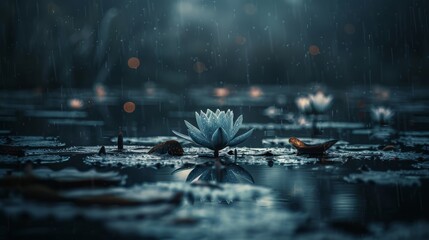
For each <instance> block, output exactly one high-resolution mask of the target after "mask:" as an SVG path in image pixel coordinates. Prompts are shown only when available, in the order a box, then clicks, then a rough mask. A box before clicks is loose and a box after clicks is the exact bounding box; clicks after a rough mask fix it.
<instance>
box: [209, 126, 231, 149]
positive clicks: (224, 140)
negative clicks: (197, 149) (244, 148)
mask: <svg viewBox="0 0 429 240" xmlns="http://www.w3.org/2000/svg"><path fill="white" fill-rule="evenodd" d="M211 140H212V144H213V148H214V149H215V150H221V149H224V148H225V147H226V146H227V144H228V134H227V133H226V132H225V130H223V128H221V127H220V128H218V129H217V130H216V131H215V132H214V133H213V136H212V139H211Z"/></svg>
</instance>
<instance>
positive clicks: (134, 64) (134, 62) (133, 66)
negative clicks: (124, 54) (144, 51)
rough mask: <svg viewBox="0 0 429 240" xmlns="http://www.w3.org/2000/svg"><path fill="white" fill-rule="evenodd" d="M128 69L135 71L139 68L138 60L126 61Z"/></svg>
mask: <svg viewBox="0 0 429 240" xmlns="http://www.w3.org/2000/svg"><path fill="white" fill-rule="evenodd" d="M128 67H129V68H131V69H137V68H139V67H140V60H139V59H138V58H136V57H131V58H129V59H128Z"/></svg>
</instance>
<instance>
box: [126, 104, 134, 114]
mask: <svg viewBox="0 0 429 240" xmlns="http://www.w3.org/2000/svg"><path fill="white" fill-rule="evenodd" d="M135 110H136V104H135V103H133V102H126V103H124V111H125V112H126V113H133V112H134V111H135Z"/></svg>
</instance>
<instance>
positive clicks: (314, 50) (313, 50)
mask: <svg viewBox="0 0 429 240" xmlns="http://www.w3.org/2000/svg"><path fill="white" fill-rule="evenodd" d="M308 52H309V53H310V54H311V55H313V56H316V55H319V54H320V49H319V47H318V46H316V45H310V47H309V48H308Z"/></svg>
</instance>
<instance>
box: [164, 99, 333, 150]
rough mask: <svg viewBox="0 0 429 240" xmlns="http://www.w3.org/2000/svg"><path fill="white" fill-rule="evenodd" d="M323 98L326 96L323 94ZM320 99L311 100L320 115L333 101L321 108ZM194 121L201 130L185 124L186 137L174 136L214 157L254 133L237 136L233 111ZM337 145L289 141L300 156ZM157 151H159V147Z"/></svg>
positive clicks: (201, 115)
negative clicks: (210, 153) (209, 150)
mask: <svg viewBox="0 0 429 240" xmlns="http://www.w3.org/2000/svg"><path fill="white" fill-rule="evenodd" d="M321 94H322V95H323V93H321ZM321 98H323V99H325V97H324V96H321V95H320V94H317V95H315V96H311V97H310V99H313V100H312V102H313V105H312V106H313V108H315V109H317V111H322V110H325V109H326V107H327V105H326V104H330V101H331V100H332V97H329V98H328V99H325V100H323V101H324V102H325V103H323V104H322V103H321V101H322V100H320V99H321ZM322 105H323V106H322ZM195 119H196V122H197V126H198V127H195V126H194V125H192V124H191V123H189V122H188V121H186V120H185V124H186V126H187V128H188V135H184V134H182V133H179V132H176V131H174V130H173V133H174V134H176V135H177V136H178V137H180V138H183V139H185V140H187V141H189V142H192V143H195V144H197V145H200V146H203V147H206V148H209V149H211V150H213V151H214V156H215V157H218V156H219V151H220V150H222V149H224V148H225V147H233V146H236V145H238V144H240V143H242V142H244V141H246V140H247V139H248V138H249V137H250V136H251V135H252V133H253V128H251V129H250V130H248V131H247V132H245V133H244V134H242V135H239V136H236V134H237V133H238V131H239V129H240V127H241V124H242V122H243V116H242V115H240V116H239V117H238V118H237V120H236V121H235V122H234V113H233V111H231V110H228V111H226V112H225V111H220V110H219V109H217V110H216V112H213V111H211V110H210V109H207V112H205V113H204V112H203V111H201V112H200V113H197V112H195ZM336 142H337V141H336V140H333V141H330V142H327V143H324V144H320V145H308V144H305V143H303V142H301V141H299V140H298V139H296V138H291V141H290V143H291V144H292V146H294V147H295V148H296V149H297V150H298V153H306V154H320V153H323V152H325V151H326V150H327V149H328V148H330V147H331V146H332V145H334V144H335V143H336ZM156 148H159V147H158V146H157V147H156Z"/></svg>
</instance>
